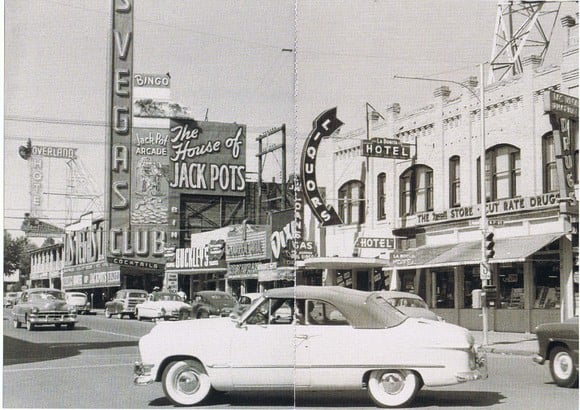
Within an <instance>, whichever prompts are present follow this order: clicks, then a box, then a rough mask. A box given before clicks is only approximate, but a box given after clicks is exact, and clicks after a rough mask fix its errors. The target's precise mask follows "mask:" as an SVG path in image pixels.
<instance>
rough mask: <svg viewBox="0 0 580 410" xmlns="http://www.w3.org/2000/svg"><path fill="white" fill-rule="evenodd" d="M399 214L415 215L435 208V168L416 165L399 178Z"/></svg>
mask: <svg viewBox="0 0 580 410" xmlns="http://www.w3.org/2000/svg"><path fill="white" fill-rule="evenodd" d="M399 192H400V197H399V214H400V215H401V216H406V215H414V214H415V213H417V212H426V211H432V210H433V169H431V168H430V167H428V166H426V165H415V166H413V167H411V168H409V169H407V170H406V171H405V172H404V173H403V174H401V176H400V178H399Z"/></svg>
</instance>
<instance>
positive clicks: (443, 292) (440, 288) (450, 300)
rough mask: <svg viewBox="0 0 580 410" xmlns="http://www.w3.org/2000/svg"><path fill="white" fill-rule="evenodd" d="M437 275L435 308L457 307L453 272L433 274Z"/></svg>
mask: <svg viewBox="0 0 580 410" xmlns="http://www.w3.org/2000/svg"><path fill="white" fill-rule="evenodd" d="M433 275H435V281H434V283H435V301H434V302H435V306H434V307H436V308H453V307H455V302H454V301H455V298H454V292H455V288H454V283H455V281H454V277H453V271H440V272H433Z"/></svg>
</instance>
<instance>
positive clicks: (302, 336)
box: [294, 335, 308, 340]
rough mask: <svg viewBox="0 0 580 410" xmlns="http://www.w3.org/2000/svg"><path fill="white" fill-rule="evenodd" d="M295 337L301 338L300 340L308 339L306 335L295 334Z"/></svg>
mask: <svg viewBox="0 0 580 410" xmlns="http://www.w3.org/2000/svg"><path fill="white" fill-rule="evenodd" d="M294 337H295V338H296V339H301V340H306V339H308V335H295V336H294Z"/></svg>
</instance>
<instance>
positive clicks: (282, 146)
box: [256, 124, 288, 224]
mask: <svg viewBox="0 0 580 410" xmlns="http://www.w3.org/2000/svg"><path fill="white" fill-rule="evenodd" d="M278 132H281V133H282V141H281V142H280V143H278V144H273V145H270V146H267V147H266V148H265V149H264V148H263V145H262V144H263V140H264V139H265V138H267V137H269V136H271V135H273V134H277V133H278ZM256 141H258V153H257V154H256V156H257V157H258V200H257V204H256V223H257V224H260V223H261V222H262V217H261V213H262V174H263V172H264V167H263V165H262V157H265V156H266V155H267V154H269V153H271V152H274V151H277V150H281V151H282V161H281V163H282V164H281V168H282V170H281V171H282V172H281V175H282V181H281V189H282V192H281V196H280V197H278V198H274V199H275V200H277V199H281V200H282V201H281V209H286V207H287V206H288V202H287V200H286V124H282V125H281V126H280V127H275V128H272V129H270V130H268V131H265V132H263V133H262V134H260V135H259V136H258V137H257V138H256Z"/></svg>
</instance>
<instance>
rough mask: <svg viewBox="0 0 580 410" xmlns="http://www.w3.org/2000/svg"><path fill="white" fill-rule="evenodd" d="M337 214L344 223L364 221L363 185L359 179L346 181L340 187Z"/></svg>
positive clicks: (360, 222)
mask: <svg viewBox="0 0 580 410" xmlns="http://www.w3.org/2000/svg"><path fill="white" fill-rule="evenodd" d="M338 214H339V215H340V217H341V218H342V222H343V223H345V224H354V223H358V224H362V223H364V222H365V186H364V184H363V183H362V182H361V181H355V180H352V181H348V182H346V183H345V184H344V185H342V186H341V187H340V189H339V190H338Z"/></svg>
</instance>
